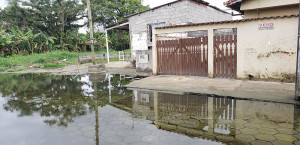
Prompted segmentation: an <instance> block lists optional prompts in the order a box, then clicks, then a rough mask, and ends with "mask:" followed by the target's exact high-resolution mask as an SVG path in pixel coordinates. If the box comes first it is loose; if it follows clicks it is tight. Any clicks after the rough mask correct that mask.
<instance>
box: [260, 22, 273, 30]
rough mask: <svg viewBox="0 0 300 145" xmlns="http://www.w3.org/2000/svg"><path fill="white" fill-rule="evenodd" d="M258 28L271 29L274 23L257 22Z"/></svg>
mask: <svg viewBox="0 0 300 145" xmlns="http://www.w3.org/2000/svg"><path fill="white" fill-rule="evenodd" d="M258 29H259V30H272V29H274V23H264V24H258Z"/></svg>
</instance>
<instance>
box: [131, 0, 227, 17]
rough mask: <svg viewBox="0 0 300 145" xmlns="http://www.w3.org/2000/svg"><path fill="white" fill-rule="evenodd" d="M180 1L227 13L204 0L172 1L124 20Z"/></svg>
mask: <svg viewBox="0 0 300 145" xmlns="http://www.w3.org/2000/svg"><path fill="white" fill-rule="evenodd" d="M182 1H192V2H196V3H198V4H202V5H205V6H208V7H211V8H213V9H216V10H218V11H220V12H223V13H227V12H226V11H223V10H221V9H219V8H218V7H215V6H212V5H210V4H209V3H208V2H206V1H204V0H176V1H173V2H170V3H166V4H164V5H160V6H157V7H154V8H151V9H149V10H145V11H142V12H138V13H134V14H131V15H128V16H126V18H129V17H132V16H135V15H139V14H142V13H145V12H148V11H152V10H155V9H158V8H161V7H164V6H167V5H171V4H174V3H178V2H182ZM227 14H229V13H227Z"/></svg>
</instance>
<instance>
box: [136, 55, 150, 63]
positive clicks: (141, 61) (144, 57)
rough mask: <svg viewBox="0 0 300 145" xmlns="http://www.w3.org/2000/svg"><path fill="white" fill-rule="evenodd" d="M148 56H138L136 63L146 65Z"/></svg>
mask: <svg viewBox="0 0 300 145" xmlns="http://www.w3.org/2000/svg"><path fill="white" fill-rule="evenodd" d="M148 61H149V59H148V54H140V56H139V62H138V63H148Z"/></svg>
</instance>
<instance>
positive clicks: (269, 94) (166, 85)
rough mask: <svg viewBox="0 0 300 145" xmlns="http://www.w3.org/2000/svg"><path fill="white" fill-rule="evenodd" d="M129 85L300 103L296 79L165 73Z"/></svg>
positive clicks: (131, 86) (167, 90)
mask: <svg viewBox="0 0 300 145" xmlns="http://www.w3.org/2000/svg"><path fill="white" fill-rule="evenodd" d="M127 87H128V88H134V89H146V90H158V91H166V92H176V93H183V94H195V95H200V96H201V95H206V96H220V97H233V98H239V99H250V100H260V101H271V102H281V103H292V104H300V103H299V101H295V97H294V89H295V85H294V84H293V83H280V82H264V81H245V80H235V79H220V78H214V79H212V78H207V77H194V76H163V75H162V76H150V77H148V78H144V79H141V80H136V81H133V82H131V83H130V84H128V85H127Z"/></svg>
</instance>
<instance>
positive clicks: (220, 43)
mask: <svg viewBox="0 0 300 145" xmlns="http://www.w3.org/2000/svg"><path fill="white" fill-rule="evenodd" d="M236 44H237V35H223V36H214V77H222V78H236V75H237V46H236Z"/></svg>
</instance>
